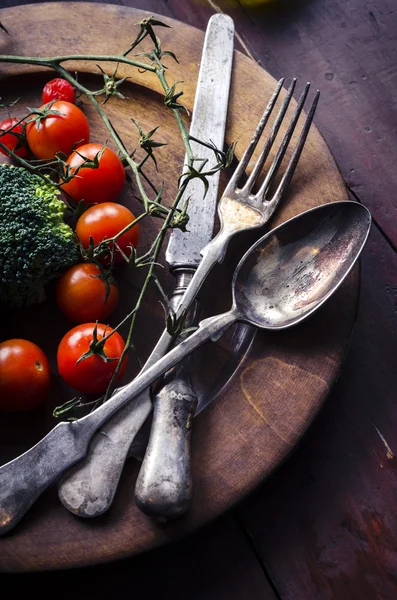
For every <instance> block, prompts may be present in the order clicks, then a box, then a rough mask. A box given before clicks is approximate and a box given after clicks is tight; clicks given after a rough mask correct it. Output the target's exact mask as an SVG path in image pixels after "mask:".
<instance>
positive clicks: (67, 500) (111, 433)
mask: <svg viewBox="0 0 397 600" xmlns="http://www.w3.org/2000/svg"><path fill="white" fill-rule="evenodd" d="M228 241H229V238H228V237H227V236H225V234H224V232H220V233H219V234H218V235H217V236H216V237H215V238H214V239H213V240H211V242H210V243H209V244H208V246H207V247H206V248H205V252H204V256H203V259H202V261H201V263H200V264H199V266H198V268H197V269H196V271H194V270H193V269H191V275H192V278H191V279H190V278H188V277H187V273H186V270H185V271H184V273H185V274H184V279H183V281H180V288H181V289H180V292H177V290H175V293H177V294H178V298H176V296H175V307H174V308H175V311H176V318H180V317H181V315H183V314H184V313H185V312H186V311H187V310H188V309H189V308H190V307H191V305H192V303H193V301H194V299H195V297H196V295H197V293H198V291H199V290H200V288H201V285H202V284H203V282H204V281H205V279H206V277H207V275H208V273H209V272H210V271H211V269H212V267H213V265H215V264H216V263H217V262H220V261H221V260H222V257H223V253H224V249H225V247H226V246H227V244H228ZM193 273H194V274H193ZM188 282H189V283H188ZM186 285H187V289H186V290H185V287H186ZM182 288H183V292H184V293H183V294H182V293H181V292H182ZM176 304H178V307H176ZM192 314H195V312H193V313H192ZM171 341H172V336H171V335H170V334H169V333H168V331H167V330H164V331H163V333H162V335H161V337H160V339H159V340H158V342H157V344H156V346H155V348H154V349H153V351H152V353H151V355H150V356H149V358H148V360H147V361H146V363H145V365H144V367H143V369H142V371H141V373H144V371H145V370H146V369H148V368H149V367H150V366H152V365H154V364H155V363H156V362H157V361H158V360H159V359H160V358H161V357H162V356H164V354H166V352H167V350H168V347H169V345H170V343H171ZM151 410H152V401H151V397H150V390H149V389H146V390H145V391H143V392H142V394H141V395H140V396H139V398H137V399H136V401H135V402H134V405H133V406H126V407H125V408H123V409H121V410H120V411H119V412H118V414H117V415H115V416H114V417H113V418H112V419H110V420H109V421H108V422H107V423H106V425H105V426H104V427H102V428H101V432H100V433H96V434H95V435H94V438H93V440H92V442H91V444H90V447H89V451H88V455H87V458H86V459H85V460H84V461H81V462H80V463H79V464H78V465H76V466H75V467H74V468H73V469H70V470H69V471H68V472H67V473H65V475H64V476H63V477H62V478H61V480H60V482H59V485H58V495H59V499H60V500H61V502H62V504H63V505H64V506H65V508H67V509H68V510H69V511H70V512H72V513H73V514H75V515H78V516H79V517H83V518H94V517H98V516H100V515H102V514H103V513H105V512H106V511H107V510H108V509H109V508H110V506H111V504H112V502H113V499H114V496H115V493H116V490H117V486H118V483H119V481H120V477H121V473H122V470H123V467H124V464H125V460H126V458H127V455H128V451H129V448H130V446H131V444H133V442H134V439H135V436H136V434H137V432H138V431H139V429H140V428H141V427H142V425H143V424H144V422H145V421H146V419H147V417H148V415H149V413H150V412H151Z"/></svg>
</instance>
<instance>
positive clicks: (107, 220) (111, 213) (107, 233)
mask: <svg viewBox="0 0 397 600" xmlns="http://www.w3.org/2000/svg"><path fill="white" fill-rule="evenodd" d="M134 220H135V217H134V215H133V214H132V212H131V211H130V210H129V209H128V208H127V207H125V206H123V205H122V204H116V203H115V202H103V203H102V204H96V205H94V206H90V208H88V209H87V210H86V211H85V212H83V214H82V215H81V217H80V218H79V219H78V221H77V224H76V235H77V237H78V238H79V240H80V242H81V243H82V245H83V248H86V249H87V248H88V247H89V245H90V237H92V239H93V240H94V244H99V243H100V242H102V240H104V239H105V238H106V239H109V238H111V237H113V236H115V235H117V233H119V232H120V231H121V230H122V229H124V227H126V226H127V225H129V224H130V223H132V222H133V221H134ZM138 241H139V226H138V224H136V225H134V226H133V227H131V229H129V230H128V231H126V232H125V233H123V235H121V236H120V237H119V238H118V240H117V245H118V247H119V248H120V249H121V251H122V252H123V253H124V254H125V255H126V256H130V254H131V247H132V246H134V247H136V246H137V244H138ZM115 261H116V262H122V261H123V257H122V255H121V254H120V252H118V251H117V250H116V252H115Z"/></svg>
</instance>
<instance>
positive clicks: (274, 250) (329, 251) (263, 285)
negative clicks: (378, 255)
mask: <svg viewBox="0 0 397 600" xmlns="http://www.w3.org/2000/svg"><path fill="white" fill-rule="evenodd" d="M370 225H371V215H370V213H369V211H368V210H367V209H366V208H365V207H364V206H362V204H359V203H358V202H349V201H347V202H332V203H330V204H323V205H321V206H319V207H317V208H313V209H312V210H309V211H307V212H305V213H303V214H301V215H298V216H297V217H294V218H292V219H290V220H289V221H287V222H285V223H283V224H282V225H280V226H279V227H277V228H275V229H273V230H272V231H270V232H269V233H267V234H266V235H265V236H264V237H262V238H261V239H260V240H259V241H258V242H256V244H254V245H253V246H251V248H250V249H249V250H248V252H247V253H246V254H245V255H244V256H243V258H242V259H241V261H240V262H239V264H238V266H237V269H236V271H235V274H234V278H233V304H234V309H237V310H238V312H239V314H240V317H239V320H240V319H241V320H244V321H247V322H249V323H251V324H252V325H255V326H257V327H261V328H264V329H285V328H287V327H291V326H292V325H295V324H297V323H299V321H302V320H303V319H305V318H306V317H307V316H309V315H310V314H311V313H313V312H314V311H315V310H317V309H318V308H319V307H320V306H321V305H322V304H323V303H324V302H325V301H326V300H327V299H328V298H329V297H330V296H331V295H332V294H333V293H334V292H335V290H336V289H337V288H338V287H339V286H340V285H341V283H342V282H343V281H344V280H345V279H346V277H347V275H348V274H349V273H350V271H351V270H352V268H353V266H354V264H355V262H356V261H357V258H358V257H359V255H360V253H361V250H362V248H363V247H364V244H365V242H366V240H367V238H368V234H369V230H370Z"/></svg>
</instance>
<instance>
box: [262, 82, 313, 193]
mask: <svg viewBox="0 0 397 600" xmlns="http://www.w3.org/2000/svg"><path fill="white" fill-rule="evenodd" d="M309 88H310V83H307V84H306V85H305V89H304V90H303V93H302V95H301V97H300V99H299V102H298V105H297V107H296V110H295V114H294V116H293V117H292V119H291V121H290V124H289V125H288V128H287V131H286V133H285V135H284V138H283V140H282V142H281V145H280V148H279V149H278V152H277V154H276V158H275V159H274V161H273V163H272V165H271V167H270V169H269V171H268V173H267V175H266V177H265V180H264V182H263V183H262V185H261V187H260V189H259V191H258V193H257V194H256V197H255V198H256V200H264V199H265V196H266V193H267V191H268V190H269V188H270V186H271V184H272V182H273V180H274V178H275V177H276V175H277V172H278V170H279V167H280V165H281V162H282V160H283V158H284V154H285V152H286V150H287V148H288V144H289V142H290V140H291V137H292V134H293V133H294V130H295V127H296V124H297V122H298V119H299V116H300V114H301V112H302V108H303V105H304V103H305V101H306V97H307V94H308V92H309Z"/></svg>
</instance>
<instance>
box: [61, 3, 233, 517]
mask: <svg viewBox="0 0 397 600" xmlns="http://www.w3.org/2000/svg"><path fill="white" fill-rule="evenodd" d="M233 39H234V25H233V20H232V19H231V18H230V17H228V16H227V15H223V14H217V15H214V16H213V17H211V19H210V20H209V23H208V26H207V31H206V36H205V40H204V46H203V52H202V59H201V63H200V72H199V78H198V84H197V90H196V96H195V102H194V109H193V114H192V121H191V128H190V135H192V136H193V137H196V138H198V139H200V140H203V141H206V142H209V141H212V142H213V143H215V145H216V146H217V147H220V148H222V146H223V140H224V131H225V126H226V113H227V104H228V97H229V88H230V79H231V70H232V62H233V50H234V44H233ZM191 145H192V147H193V148H192V149H193V151H194V152H197V154H198V156H199V157H200V158H208V159H209V160H211V159H213V157H214V154H213V151H211V150H209V149H207V148H205V147H204V146H201V145H199V144H196V143H194V142H192V144H191ZM185 160H186V159H185ZM208 182H209V188H208V191H207V194H206V195H205V197H204V199H203V195H204V188H203V183H202V182H201V181H199V180H192V181H191V182H190V183H189V186H188V190H187V194H188V195H189V196H190V197H191V202H190V203H189V208H188V214H189V226H188V229H189V232H188V233H183V232H181V231H180V230H176V229H175V230H173V231H172V233H171V236H170V241H169V245H168V248H167V253H166V260H167V263H168V265H169V268H170V270H171V271H172V272H173V273H174V274H175V276H176V288H175V293H174V295H173V300H171V302H173V303H174V305H175V308H176V306H177V304H178V298H180V296H181V294H183V291H184V289H185V288H186V286H187V284H188V282H189V279H190V278H191V277H192V275H193V273H194V270H195V268H196V267H197V265H198V264H199V262H200V259H201V257H200V251H201V249H202V248H204V247H205V246H206V244H207V243H208V241H209V240H210V239H211V237H212V234H213V226H214V218H215V211H216V200H217V191H218V185H219V174H215V175H213V176H211V177H210V178H209V179H208ZM194 200H196V201H194ZM165 350H166V348H164V351H165ZM159 355H160V356H161V352H159V348H158V347H156V348H155V349H154V351H153V352H152V354H151V355H150V357H149V359H148V360H147V362H146V363H145V365H144V368H143V369H147V368H149V367H150V366H151V365H152V364H154V363H155V362H156V361H157V360H158V358H159ZM186 389H188V393H189V394H190V389H189V388H185V390H186ZM192 395H193V398H194V392H193V390H192ZM193 403H195V399H194V400H193ZM187 405H188V406H189V403H187ZM183 409H185V405H184V403H183V402H182V410H183ZM151 410H152V401H151V398H150V392H149V390H146V391H145V392H143V393H142V394H140V395H139V397H138V398H136V400H135V401H134V405H133V406H132V407H129V406H127V407H125V408H124V409H122V410H120V411H118V412H117V413H116V414H115V416H114V417H113V418H112V419H111V420H110V421H108V422H107V423H106V424H105V425H104V426H103V427H102V429H101V433H97V434H95V435H94V436H93V438H92V441H91V443H90V446H89V450H88V453H87V456H86V459H85V460H84V461H83V462H80V463H78V464H77V465H75V466H74V467H72V468H71V469H69V470H68V471H67V472H66V473H65V474H64V475H63V476H62V477H61V479H60V480H59V483H58V495H59V498H60V500H61V502H62V504H63V505H64V506H65V507H66V508H67V509H68V510H70V511H71V512H73V513H74V514H76V515H78V516H81V517H89V518H91V517H95V516H99V515H101V514H103V513H104V512H106V511H107V510H108V509H109V507H110V506H111V504H112V502H113V498H114V495H115V492H116V489H117V486H118V483H119V480H120V476H121V472H122V469H123V466H124V463H125V460H126V457H127V454H128V451H129V448H130V446H131V444H133V441H134V438H135V436H136V435H137V433H138V432H139V431H140V429H141V428H142V426H143V425H144V424H145V422H146V421H147V419H148V416H149V415H150V413H151ZM167 414H168V415H169V414H170V413H169V412H168V413H167ZM185 450H186V452H187V454H186V453H185V456H186V457H187V459H188V447H185ZM188 462H189V461H188ZM144 472H145V471H144ZM144 472H143V473H144Z"/></svg>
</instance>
